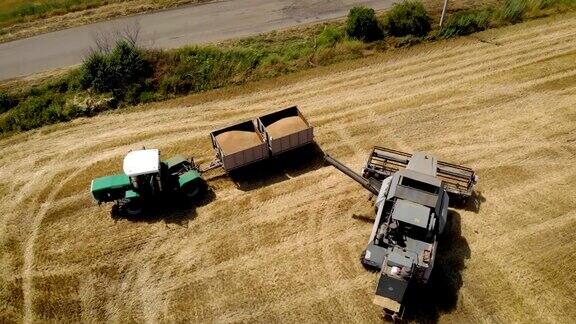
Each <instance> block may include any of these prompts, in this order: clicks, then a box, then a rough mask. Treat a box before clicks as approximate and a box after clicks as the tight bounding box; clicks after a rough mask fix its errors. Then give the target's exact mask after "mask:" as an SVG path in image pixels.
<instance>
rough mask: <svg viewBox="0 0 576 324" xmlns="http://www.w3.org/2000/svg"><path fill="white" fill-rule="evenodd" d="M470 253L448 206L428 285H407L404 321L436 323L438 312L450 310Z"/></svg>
mask: <svg viewBox="0 0 576 324" xmlns="http://www.w3.org/2000/svg"><path fill="white" fill-rule="evenodd" d="M470 255H471V251H470V247H469V245H468V242H467V241H466V239H465V238H464V237H462V235H461V217H460V214H459V213H458V212H456V211H454V210H450V211H449V212H448V223H447V224H446V229H445V232H444V233H443V234H442V236H441V237H440V240H439V242H438V251H437V254H436V261H435V263H434V269H433V270H432V274H431V276H430V280H429V282H428V285H426V286H424V287H419V286H413V287H409V288H408V291H407V293H406V299H405V303H404V305H405V313H404V319H405V320H406V321H408V322H412V321H416V322H423V323H436V322H438V320H439V318H440V315H441V314H444V313H450V312H452V311H454V310H455V309H456V306H457V304H458V292H459V291H460V288H461V287H462V283H463V281H462V271H463V270H464V269H465V267H466V265H465V260H467V259H469V258H470Z"/></svg>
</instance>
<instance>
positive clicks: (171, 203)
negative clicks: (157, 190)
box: [110, 189, 216, 227]
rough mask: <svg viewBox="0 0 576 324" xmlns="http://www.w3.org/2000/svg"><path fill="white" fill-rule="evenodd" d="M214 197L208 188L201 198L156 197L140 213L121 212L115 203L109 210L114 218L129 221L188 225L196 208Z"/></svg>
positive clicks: (194, 214)
mask: <svg viewBox="0 0 576 324" xmlns="http://www.w3.org/2000/svg"><path fill="white" fill-rule="evenodd" d="M215 199H216V194H215V193H214V191H213V190H212V189H208V190H207V191H206V192H205V193H204V196H203V197H202V198H200V199H199V200H197V201H194V202H191V201H188V200H186V199H184V198H181V197H173V198H165V199H157V200H155V201H154V202H151V203H150V204H147V205H146V206H144V208H143V210H142V213H140V214H138V215H129V214H126V213H125V212H121V211H119V209H118V206H117V205H114V206H113V207H112V210H111V212H110V214H111V217H112V218H113V219H114V220H120V219H125V220H129V221H131V222H144V223H149V224H152V223H157V222H160V221H164V222H165V223H166V226H168V225H170V224H174V225H178V226H182V227H188V222H190V221H192V220H194V218H196V216H197V213H196V208H198V207H201V206H205V205H208V204H209V203H211V202H212V201H214V200H215Z"/></svg>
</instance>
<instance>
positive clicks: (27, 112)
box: [0, 92, 65, 131]
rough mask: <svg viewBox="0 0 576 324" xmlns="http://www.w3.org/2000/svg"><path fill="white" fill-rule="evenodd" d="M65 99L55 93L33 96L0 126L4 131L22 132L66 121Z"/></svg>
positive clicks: (10, 113) (23, 102)
mask: <svg viewBox="0 0 576 324" xmlns="http://www.w3.org/2000/svg"><path fill="white" fill-rule="evenodd" d="M64 103H65V100H64V97H63V96H61V95H59V94H55V93H53V92H46V93H44V94H43V95H41V96H31V97H28V98H27V99H26V100H24V101H22V102H20V104H19V105H18V106H16V107H15V108H13V109H11V110H10V111H9V112H8V116H7V118H5V119H4V120H3V124H2V125H0V128H2V130H3V131H22V130H29V129H33V128H37V127H40V126H43V125H47V124H53V123H55V122H58V121H62V120H64V119H65V116H64V115H63V113H62V112H63V109H62V108H63V106H64Z"/></svg>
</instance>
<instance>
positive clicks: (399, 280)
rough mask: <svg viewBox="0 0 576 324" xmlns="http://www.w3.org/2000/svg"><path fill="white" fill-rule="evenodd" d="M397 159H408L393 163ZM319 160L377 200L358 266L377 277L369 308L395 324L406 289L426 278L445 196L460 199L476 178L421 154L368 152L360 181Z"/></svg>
mask: <svg viewBox="0 0 576 324" xmlns="http://www.w3.org/2000/svg"><path fill="white" fill-rule="evenodd" d="M388 152H391V153H388ZM375 153H376V154H375ZM398 156H402V157H405V156H407V157H408V158H407V159H401V160H400V162H398V159H397V157H398ZM325 159H326V161H327V162H329V163H330V164H332V165H333V166H334V167H336V168H337V169H338V170H340V171H342V172H343V173H344V174H346V175H348V176H349V177H351V178H352V179H354V180H355V181H356V182H358V183H360V184H361V185H362V186H363V187H364V188H366V189H367V190H368V191H370V192H371V193H373V194H374V195H376V196H377V198H376V202H375V208H376V217H375V221H374V225H373V227H372V232H371V234H370V238H369V240H368V246H367V248H366V250H365V251H364V252H363V253H362V256H361V259H360V260H361V262H362V265H363V266H364V267H365V268H367V269H370V270H375V271H380V277H379V279H378V285H377V288H376V295H375V297H374V303H375V304H377V305H379V306H381V307H383V308H384V310H385V311H386V313H387V314H389V315H391V316H392V317H393V318H401V317H402V314H403V312H404V307H403V305H402V301H403V300H404V295H405V293H406V291H407V289H408V286H409V285H410V284H413V283H415V284H426V283H427V282H428V279H429V278H430V274H431V273H432V268H433V266H434V259H435V255H436V248H437V245H438V236H439V235H440V234H441V233H442V232H443V231H444V227H445V226H446V221H447V216H448V204H449V198H448V194H449V193H450V192H452V193H453V194H457V195H463V196H466V195H467V194H468V193H470V192H471V190H472V188H473V185H474V183H475V181H476V176H475V174H474V172H473V171H472V170H471V169H468V168H465V167H461V166H456V165H453V164H447V163H445V162H438V161H437V159H436V158H435V157H433V156H430V155H426V154H424V153H415V154H414V155H409V154H406V153H402V152H398V151H391V150H388V149H383V148H376V149H375V150H373V152H372V154H371V156H370V158H369V161H368V163H367V167H365V168H364V170H363V176H360V175H359V174H357V173H355V172H354V171H352V170H351V169H349V168H348V167H346V166H345V165H343V164H342V163H340V162H338V161H337V160H335V159H334V158H332V157H330V156H329V155H326V156H325ZM376 159H379V160H378V161H377V160H376ZM390 161H391V162H390ZM391 171H393V172H391ZM456 171H459V172H456ZM439 173H440V175H439Z"/></svg>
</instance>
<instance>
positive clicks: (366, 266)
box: [360, 250, 379, 272]
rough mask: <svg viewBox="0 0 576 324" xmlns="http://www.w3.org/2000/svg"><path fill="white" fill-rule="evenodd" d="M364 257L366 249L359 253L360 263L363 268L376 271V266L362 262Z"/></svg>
mask: <svg viewBox="0 0 576 324" xmlns="http://www.w3.org/2000/svg"><path fill="white" fill-rule="evenodd" d="M365 257H366V250H364V251H362V253H361V254H360V263H361V264H362V266H363V267H364V269H366V270H368V271H370V272H378V271H379V270H378V269H377V268H375V267H374V266H371V265H369V264H367V263H365V262H364V259H365Z"/></svg>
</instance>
